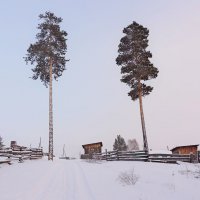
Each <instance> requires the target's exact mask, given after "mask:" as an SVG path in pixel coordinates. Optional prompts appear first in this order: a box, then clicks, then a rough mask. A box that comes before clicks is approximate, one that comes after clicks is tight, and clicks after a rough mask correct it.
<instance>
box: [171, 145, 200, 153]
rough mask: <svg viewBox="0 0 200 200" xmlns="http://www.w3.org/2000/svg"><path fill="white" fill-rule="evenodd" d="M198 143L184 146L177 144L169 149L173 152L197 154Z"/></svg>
mask: <svg viewBox="0 0 200 200" xmlns="http://www.w3.org/2000/svg"><path fill="white" fill-rule="evenodd" d="M198 146H199V145H198V144H196V145H186V146H177V147H175V148H173V149H171V151H172V153H173V154H194V155H197V152H198Z"/></svg>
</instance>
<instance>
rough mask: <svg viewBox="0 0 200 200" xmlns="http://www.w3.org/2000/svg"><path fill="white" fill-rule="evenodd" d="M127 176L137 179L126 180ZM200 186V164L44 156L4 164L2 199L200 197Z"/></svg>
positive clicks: (190, 199) (0, 172)
mask: <svg viewBox="0 0 200 200" xmlns="http://www.w3.org/2000/svg"><path fill="white" fill-rule="evenodd" d="M126 176H127V177H128V178H130V180H132V181H133V182H135V184H130V185H128V184H127V183H126V181H125V182H123V180H124V179H125V178H127V177H126ZM120 177H121V179H120ZM122 179H123V180H122ZM199 188H200V164H195V165H194V164H189V163H187V164H186V163H180V165H175V164H160V163H145V162H133V161H127V162H125V161H113V162H106V161H97V162H87V161H84V160H59V159H55V160H54V161H53V162H49V161H47V160H45V159H43V160H34V161H28V160H27V161H25V162H24V163H17V162H16V163H14V164H13V165H11V166H10V165H6V164H2V165H0V200H122V199H125V200H129V199H130V200H131V199H134V200H199V199H200V189H199Z"/></svg>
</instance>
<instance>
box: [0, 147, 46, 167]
mask: <svg viewBox="0 0 200 200" xmlns="http://www.w3.org/2000/svg"><path fill="white" fill-rule="evenodd" d="M0 157H1V158H3V159H1V160H0V164H2V163H8V164H10V163H11V161H14V160H18V161H20V162H22V161H23V160H27V159H29V160H32V159H40V158H42V157H43V150H42V148H30V149H23V150H22V149H21V150H20V149H14V148H13V149H11V148H10V149H3V150H2V149H1V150H0Z"/></svg>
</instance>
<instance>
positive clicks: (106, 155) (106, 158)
mask: <svg viewBox="0 0 200 200" xmlns="http://www.w3.org/2000/svg"><path fill="white" fill-rule="evenodd" d="M105 151H106V161H107V149H105Z"/></svg>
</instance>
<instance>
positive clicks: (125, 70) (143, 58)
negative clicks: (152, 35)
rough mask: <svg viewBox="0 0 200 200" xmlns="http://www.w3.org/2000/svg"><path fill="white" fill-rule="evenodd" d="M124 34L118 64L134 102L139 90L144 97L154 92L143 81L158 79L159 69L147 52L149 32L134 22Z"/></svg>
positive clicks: (119, 49) (119, 47) (119, 48)
mask: <svg viewBox="0 0 200 200" xmlns="http://www.w3.org/2000/svg"><path fill="white" fill-rule="evenodd" d="M123 33H124V34H125V36H124V37H122V38H121V40H120V44H119V46H118V53H119V55H118V57H117V58H116V63H117V65H120V66H121V74H122V79H121V81H122V82H124V83H126V84H127V85H128V86H129V87H130V88H131V91H130V92H129V93H128V95H129V96H131V98H132V100H136V99H138V97H139V96H138V93H139V88H141V92H142V96H146V95H148V94H150V92H151V91H152V90H153V87H151V86H147V85H146V84H145V83H143V82H142V81H147V80H150V79H153V78H156V77H157V75H158V69H157V68H156V67H154V65H153V64H152V63H151V62H150V58H152V54H151V52H150V51H148V50H147V47H148V36H149V30H148V29H147V28H145V27H143V26H142V25H139V24H138V23H136V22H133V23H132V24H130V25H129V26H127V27H126V28H124V30H123ZM141 82H142V83H141ZM140 83H141V87H139V85H140Z"/></svg>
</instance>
